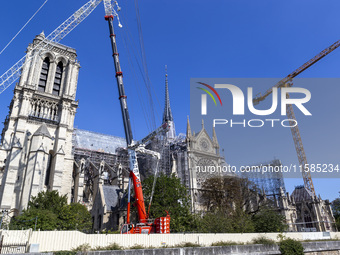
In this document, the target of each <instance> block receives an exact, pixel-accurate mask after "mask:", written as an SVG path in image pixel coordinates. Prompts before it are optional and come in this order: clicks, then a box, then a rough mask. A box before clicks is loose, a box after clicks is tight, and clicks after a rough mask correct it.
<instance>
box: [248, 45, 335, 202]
mask: <svg viewBox="0 0 340 255" xmlns="http://www.w3.org/2000/svg"><path fill="white" fill-rule="evenodd" d="M339 46H340V40H339V41H336V42H335V43H333V44H332V45H331V46H329V47H327V48H326V49H324V50H323V51H321V52H320V53H319V54H317V55H316V56H314V57H313V58H311V59H310V60H309V61H307V62H306V63H304V64H303V65H302V66H300V67H299V68H298V69H296V70H295V71H293V72H292V73H290V74H289V75H288V76H286V77H285V78H283V79H282V80H280V81H279V82H278V83H277V84H276V85H275V86H274V87H272V88H270V89H268V90H267V91H266V92H265V93H264V94H263V95H259V96H257V97H255V98H254V99H253V103H254V105H257V104H259V103H260V102H261V101H263V100H264V99H266V97H267V96H269V95H270V94H271V93H272V92H273V88H282V87H291V86H293V83H292V80H293V78H294V77H296V76H297V75H299V74H300V73H302V72H303V71H304V70H306V69H307V68H309V67H310V66H312V65H313V64H315V63H316V62H318V61H319V60H320V59H322V58H323V57H325V56H327V55H328V54H329V53H331V52H332V51H333V50H335V49H337V48H338V47H339ZM286 96H287V97H289V94H288V93H287V95H286ZM286 109H287V117H288V118H289V119H291V120H296V118H295V114H294V110H293V106H292V105H291V104H288V105H287V107H286ZM294 124H295V123H294V122H293V121H291V123H290V126H291V131H292V135H293V140H294V144H295V149H296V153H297V156H298V159H299V164H300V166H301V169H302V177H303V182H304V185H305V188H306V189H307V190H309V191H310V192H312V194H313V195H315V189H314V185H313V181H312V176H311V174H310V172H309V171H307V170H306V166H308V163H307V158H306V153H305V150H304V148H303V144H302V139H301V135H300V131H299V127H298V125H296V126H295V125H294Z"/></svg>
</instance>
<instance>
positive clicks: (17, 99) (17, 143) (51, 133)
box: [0, 32, 80, 213]
mask: <svg viewBox="0 0 340 255" xmlns="http://www.w3.org/2000/svg"><path fill="white" fill-rule="evenodd" d="M44 39H45V35H44V33H43V32H42V33H41V34H39V35H37V36H36V37H35V38H34V40H33V43H31V44H29V46H28V48H27V52H26V54H27V58H26V62H25V65H24V67H23V69H22V71H21V77H20V80H19V82H18V83H17V84H16V86H15V89H14V96H13V99H12V101H11V104H10V107H9V109H10V110H9V114H8V116H7V118H6V120H5V123H4V128H3V131H2V133H1V141H0V170H1V172H2V180H1V186H0V210H3V209H7V210H9V209H13V210H14V211H15V212H17V213H19V212H20V211H21V210H23V209H25V208H27V204H28V202H29V200H30V198H31V196H36V195H37V194H38V193H39V192H40V191H45V190H57V191H58V192H59V193H60V194H62V195H65V194H66V195H67V196H68V200H69V201H70V199H71V186H72V169H73V155H72V133H73V123H74V117H75V113H76V109H77V107H78V102H76V101H75V97H76V90H77V81H78V73H79V68H80V65H79V62H78V61H77V54H76V50H75V49H72V48H70V47H67V46H64V45H62V44H59V43H53V42H48V45H47V46H45V45H44V44H46V41H45V42H44ZM43 45H44V46H45V47H44V49H42V47H43Z"/></svg>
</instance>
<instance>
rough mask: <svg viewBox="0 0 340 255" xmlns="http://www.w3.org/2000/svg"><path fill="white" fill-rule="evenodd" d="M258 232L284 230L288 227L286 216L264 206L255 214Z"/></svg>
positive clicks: (254, 218) (254, 219)
mask: <svg viewBox="0 0 340 255" xmlns="http://www.w3.org/2000/svg"><path fill="white" fill-rule="evenodd" d="M252 220H253V223H254V227H255V231H256V232H282V231H284V230H285V229H286V227H287V226H286V225H285V217H284V216H283V215H281V214H280V213H278V212H277V211H275V210H273V209H271V208H264V209H262V210H260V211H259V212H258V213H257V214H256V215H254V216H253V219H252Z"/></svg>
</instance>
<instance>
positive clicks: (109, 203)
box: [103, 185, 120, 212]
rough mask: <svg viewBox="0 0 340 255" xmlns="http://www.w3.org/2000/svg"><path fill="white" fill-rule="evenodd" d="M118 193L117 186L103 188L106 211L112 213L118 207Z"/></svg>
mask: <svg viewBox="0 0 340 255" xmlns="http://www.w3.org/2000/svg"><path fill="white" fill-rule="evenodd" d="M119 191H120V189H119V187H118V186H114V185H113V186H111V185H110V186H107V185H104V186H103V193H104V194H103V195H104V199H105V205H106V208H107V210H108V211H111V212H112V211H113V210H114V208H116V207H117V206H118V200H119V197H118V192H119Z"/></svg>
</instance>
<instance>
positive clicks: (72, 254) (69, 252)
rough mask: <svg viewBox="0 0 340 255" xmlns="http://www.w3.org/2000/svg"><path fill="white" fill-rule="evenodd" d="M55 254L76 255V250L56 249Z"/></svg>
mask: <svg viewBox="0 0 340 255" xmlns="http://www.w3.org/2000/svg"><path fill="white" fill-rule="evenodd" d="M53 254H54V255H76V254H77V252H76V251H55V252H53Z"/></svg>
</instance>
